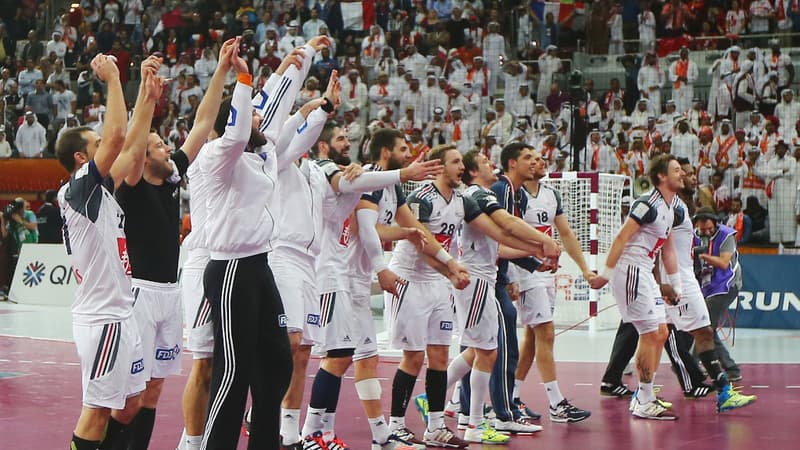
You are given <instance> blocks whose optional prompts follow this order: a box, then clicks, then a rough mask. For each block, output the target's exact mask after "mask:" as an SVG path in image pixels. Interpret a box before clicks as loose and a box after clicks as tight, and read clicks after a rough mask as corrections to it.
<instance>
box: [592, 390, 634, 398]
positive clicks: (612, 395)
mask: <svg viewBox="0 0 800 450" xmlns="http://www.w3.org/2000/svg"><path fill="white" fill-rule="evenodd" d="M600 395H601V396H603V397H616V398H626V397H630V396H631V395H633V391H631V392H630V393H629V394H621V395H620V394H615V393H613V392H605V391H600Z"/></svg>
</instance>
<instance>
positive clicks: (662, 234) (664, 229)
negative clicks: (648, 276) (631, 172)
mask: <svg viewBox="0 0 800 450" xmlns="http://www.w3.org/2000/svg"><path fill="white" fill-rule="evenodd" d="M628 217H630V218H631V219H633V220H635V221H636V223H638V224H639V225H640V227H639V231H637V232H636V233H635V234H634V235H633V236H632V237H631V239H630V240H629V241H628V242H627V243H625V249H624V250H623V252H622V256H621V257H620V259H619V263H622V264H626V265H631V266H636V267H639V268H642V269H646V270H647V272H652V270H653V264H654V262H655V257H656V255H657V254H658V252H659V250H661V247H662V246H663V245H664V243H665V242H666V241H667V238H668V237H669V234H670V232H672V227H673V226H674V225H675V220H676V216H675V210H674V208H673V207H672V205H669V204H667V203H666V202H665V201H664V197H663V196H662V195H661V192H659V191H658V189H653V190H652V191H650V192H648V193H646V194H644V195H642V196H641V197H639V198H638V199H636V201H635V202H633V204H632V205H631V212H630V214H629V215H628ZM619 263H618V264H617V265H619Z"/></svg>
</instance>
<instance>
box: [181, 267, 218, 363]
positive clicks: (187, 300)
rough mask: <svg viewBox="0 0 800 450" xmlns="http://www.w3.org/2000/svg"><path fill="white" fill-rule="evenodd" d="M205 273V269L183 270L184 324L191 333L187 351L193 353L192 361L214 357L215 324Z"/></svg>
mask: <svg viewBox="0 0 800 450" xmlns="http://www.w3.org/2000/svg"><path fill="white" fill-rule="evenodd" d="M203 272H205V270H203V269H183V271H182V272H181V299H182V300H183V323H185V324H186V327H187V328H188V332H189V333H188V334H189V336H188V338H187V339H186V350H189V351H190V352H192V359H210V358H211V357H212V356H214V323H213V322H212V321H211V302H209V301H208V299H207V298H206V295H205V289H204V288H203Z"/></svg>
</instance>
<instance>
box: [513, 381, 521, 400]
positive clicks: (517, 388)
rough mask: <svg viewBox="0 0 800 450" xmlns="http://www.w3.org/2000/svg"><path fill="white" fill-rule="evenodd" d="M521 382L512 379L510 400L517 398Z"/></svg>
mask: <svg viewBox="0 0 800 450" xmlns="http://www.w3.org/2000/svg"><path fill="white" fill-rule="evenodd" d="M522 383H523V380H517V379H516V378H515V379H514V394H513V395H512V396H511V398H512V399H515V398H519V391H520V390H521V389H522Z"/></svg>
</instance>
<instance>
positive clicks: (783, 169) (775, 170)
mask: <svg viewBox="0 0 800 450" xmlns="http://www.w3.org/2000/svg"><path fill="white" fill-rule="evenodd" d="M788 149H789V146H788V143H787V142H785V141H784V140H783V139H782V138H781V139H779V140H778V142H777V144H776V145H775V156H774V157H772V158H771V159H769V161H767V169H766V173H765V177H766V180H767V197H768V198H769V203H768V206H767V209H768V210H769V216H770V219H769V241H770V242H771V243H773V244H783V245H789V246H792V245H794V241H795V237H796V232H797V229H796V218H795V214H794V208H795V200H796V196H797V183H796V181H795V179H794V177H795V171H796V165H797V161H795V159H794V158H793V157H791V156H786V152H787V151H788Z"/></svg>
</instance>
